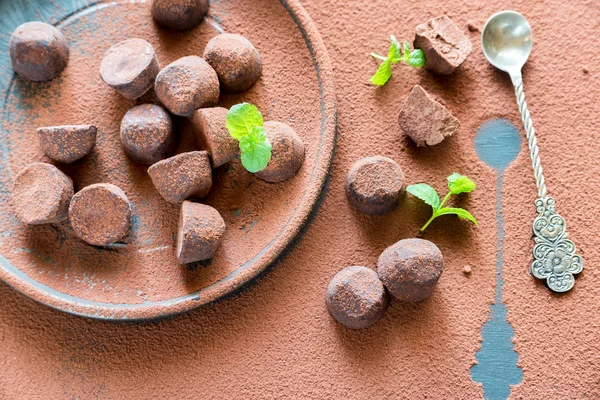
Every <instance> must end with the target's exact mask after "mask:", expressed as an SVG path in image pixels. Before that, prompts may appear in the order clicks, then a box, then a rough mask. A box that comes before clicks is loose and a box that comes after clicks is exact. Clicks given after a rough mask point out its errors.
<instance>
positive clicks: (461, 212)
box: [435, 207, 479, 226]
mask: <svg viewBox="0 0 600 400" xmlns="http://www.w3.org/2000/svg"><path fill="white" fill-rule="evenodd" d="M435 214H436V216H440V215H450V214H453V215H458V216H459V217H460V218H462V219H468V220H469V221H471V222H472V223H474V224H475V226H478V225H479V224H478V223H477V220H476V219H475V217H474V216H472V215H471V213H469V212H468V211H467V210H465V209H464V208H452V207H444V208H440V209H439V210H437V211H436V212H435Z"/></svg>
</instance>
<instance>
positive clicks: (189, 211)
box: [175, 201, 225, 264]
mask: <svg viewBox="0 0 600 400" xmlns="http://www.w3.org/2000/svg"><path fill="white" fill-rule="evenodd" d="M224 232H225V221H223V217H221V214H219V212H218V211H217V210H215V209H214V208H212V207H211V206H207V205H205V204H200V203H192V202H191V201H184V202H183V204H182V205H181V214H180V215H179V228H178V230H177V249H176V251H175V252H176V256H177V260H179V262H180V263H181V264H187V263H191V262H194V261H201V260H206V259H209V258H211V257H212V256H213V254H214V252H215V250H216V249H217V247H218V246H219V243H220V242H221V236H223V233H224Z"/></svg>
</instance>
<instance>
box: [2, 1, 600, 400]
mask: <svg viewBox="0 0 600 400" xmlns="http://www.w3.org/2000/svg"><path fill="white" fill-rule="evenodd" d="M273 3H276V2H273ZM303 3H304V4H305V6H306V7H307V9H308V11H309V13H310V14H311V16H312V17H313V19H314V20H315V22H316V24H317V26H318V27H319V29H320V32H321V34H322V35H323V37H324V40H325V42H326V44H327V46H328V49H329V52H330V56H331V59H332V61H333V63H334V66H335V73H336V79H337V82H338V87H337V92H338V101H339V106H340V115H339V117H340V120H339V122H340V126H339V130H340V135H339V140H338V152H337V156H336V160H335V164H334V168H333V170H332V178H331V182H330V184H329V191H328V193H327V196H326V197H325V200H324V203H323V206H322V207H321V209H320V210H319V213H318V215H317V217H316V218H315V219H314V221H313V222H312V224H311V225H310V227H309V228H308V230H307V232H306V234H305V235H304V237H303V238H302V239H301V240H300V241H299V242H298V245H297V246H296V248H295V249H294V250H293V251H292V252H291V253H290V254H288V256H287V257H286V258H285V259H284V260H283V261H282V262H280V263H279V264H278V265H277V267H276V268H275V269H273V270H272V271H271V272H270V273H269V274H268V275H266V276H265V277H264V278H263V279H261V280H260V281H259V282H258V283H257V284H256V285H254V286H253V287H252V288H250V289H248V290H247V291H245V292H243V293H242V294H240V295H237V296H234V297H233V298H231V299H228V300H225V301H221V302H219V303H217V304H214V305H211V306H209V307H205V308H203V309H199V310H197V311H193V312H190V313H187V314H185V315H182V316H180V317H177V318H175V319H172V320H168V321H163V322H160V323H152V324H141V325H140V324H136V325H124V324H111V323H106V322H99V321H91V320H85V319H82V318H77V317H72V316H70V315H66V314H64V313H61V312H58V311H55V310H52V309H49V308H47V307H45V306H41V305H39V304H36V303H35V302H33V301H31V300H29V299H27V298H25V297H24V296H22V295H19V294H17V293H16V292H14V291H13V290H12V289H10V288H8V287H7V286H6V285H4V284H0V299H1V301H2V307H0V343H1V345H2V352H0V369H1V370H2V371H3V373H2V374H0V397H2V395H3V396H4V397H5V398H8V399H12V398H17V399H19V398H25V399H47V398H72V397H76V398H84V399H86V398H101V399H103V398H106V399H108V398H110V399H120V398H123V399H126V398H127V399H130V398H148V397H153V398H160V397H166V398H169V397H172V396H173V395H174V394H176V395H177V396H178V398H181V399H197V398H199V397H204V398H209V399H218V398H224V397H225V398H227V397H230V398H246V399H253V398H260V399H265V398H267V399H269V398H270V399H274V398H291V397H296V398H309V399H322V398H345V399H365V398H370V399H389V398H400V399H403V398H406V399H425V398H429V399H432V398H433V399H439V398H448V399H454V398H458V399H476V398H481V397H482V389H481V387H480V386H479V385H477V384H475V383H474V382H472V381H471V380H470V377H469V368H470V366H471V365H472V363H473V362H474V361H475V351H476V350H477V349H478V347H479V340H480V339H481V337H480V331H481V326H482V325H483V323H484V322H485V320H486V318H487V317H488V312H489V309H488V305H489V303H490V302H492V301H493V297H494V287H493V285H494V282H495V276H494V270H495V261H496V259H495V251H496V243H495V240H496V238H495V233H496V226H495V220H494V217H493V215H494V207H495V182H494V180H495V177H494V174H493V172H492V171H491V169H489V168H487V167H486V166H485V165H484V164H483V163H482V162H480V161H478V160H477V158H476V155H475V152H474V150H473V148H472V143H471V142H472V139H473V136H474V134H475V131H476V129H477V128H478V127H479V126H480V125H481V124H482V123H483V122H485V121H487V120H488V119H490V118H495V117H497V116H505V117H507V118H509V119H510V120H511V121H513V122H514V123H515V124H516V125H518V124H519V123H520V122H519V115H518V111H517V108H516V105H515V103H514V94H513V90H512V87H511V84H510V81H509V79H508V77H507V76H506V75H504V74H502V73H500V72H497V71H495V70H494V69H493V68H492V67H491V66H489V65H488V64H487V63H486V61H485V59H484V57H483V55H482V54H481V48H480V45H479V39H478V33H476V32H475V33H470V34H469V37H470V38H471V40H472V42H473V44H474V50H473V53H472V54H471V56H470V57H469V58H468V59H467V60H466V61H465V63H464V64H463V65H462V66H461V68H460V69H459V70H458V71H457V72H456V74H454V75H451V76H448V77H435V76H432V75H430V74H428V73H427V72H426V71H413V70H411V69H409V68H402V69H401V68H397V69H396V70H395V72H394V77H393V78H392V79H391V81H390V82H389V83H388V85H387V86H385V87H384V88H382V89H374V88H373V87H371V86H370V85H368V84H367V83H366V82H367V81H368V79H369V77H370V75H371V74H372V73H373V72H374V71H375V69H376V68H377V62H376V61H371V60H369V57H368V54H369V52H371V51H373V50H375V49H378V48H381V47H385V46H387V45H389V43H388V35H389V34H390V33H395V34H396V36H397V37H398V38H399V39H400V38H406V39H410V38H411V37H412V35H413V34H414V27H415V26H416V25H417V24H418V23H421V22H422V21H425V20H427V19H428V18H431V17H434V16H437V15H441V14H443V13H450V15H451V16H452V18H453V19H454V20H455V21H456V23H457V24H458V25H459V26H460V27H462V28H463V30H465V31H466V29H467V26H466V24H467V21H471V22H472V23H473V24H475V25H476V26H478V27H481V26H482V25H483V23H484V22H485V20H486V18H487V17H488V16H490V15H491V14H492V13H494V12H496V11H499V10H500V9H501V8H509V9H516V10H519V11H521V12H522V13H524V14H525V15H526V16H527V18H528V19H529V21H530V22H531V24H532V27H533V30H534V35H535V38H534V41H535V44H534V48H533V54H532V57H531V59H530V61H529V63H528V65H527V67H526V68H525V87H526V91H527V95H528V102H529V105H530V107H531V110H532V113H533V118H534V121H535V124H536V129H537V130H538V132H539V134H540V137H539V140H540V143H541V156H542V159H543V163H544V168H545V174H546V178H547V180H548V183H549V189H550V190H551V192H552V193H553V194H554V195H555V197H556V199H557V203H558V211H559V212H561V213H562V214H563V216H564V217H565V218H566V219H567V221H568V222H569V230H570V233H571V237H572V238H573V240H574V241H575V242H576V243H577V245H578V248H579V249H580V250H581V255H582V256H583V257H584V261H585V265H586V269H585V270H584V272H583V274H582V276H581V277H580V278H579V279H578V280H577V283H576V286H575V290H574V291H573V292H572V293H570V294H567V295H564V296H554V295H551V294H550V293H549V292H548V290H547V289H546V288H545V287H544V286H543V285H541V284H539V283H537V282H536V281H535V280H533V279H532V278H531V277H530V276H529V275H528V274H527V273H526V270H527V268H528V264H529V262H530V260H531V254H530V246H529V245H530V243H531V224H530V222H531V221H532V220H533V218H534V216H535V209H534V205H533V200H534V197H535V193H536V190H535V187H534V182H533V177H532V175H531V165H530V161H529V158H528V155H527V153H526V152H522V153H521V154H520V155H519V157H518V158H517V160H516V161H515V163H514V164H513V165H511V166H510V167H509V168H508V170H507V172H506V176H505V180H504V194H503V199H504V204H503V206H504V220H505V224H506V225H505V229H506V249H505V250H506V251H505V255H504V258H505V265H504V282H505V284H504V293H505V295H504V297H505V301H506V303H507V307H508V318H509V319H510V321H511V323H512V325H513V327H514V329H515V335H516V336H515V348H516V351H517V352H518V353H519V365H520V366H521V367H522V368H523V370H524V381H523V383H522V384H520V385H519V386H518V387H516V388H514V389H513V397H514V398H515V399H534V400H536V399H559V400H562V399H565V400H567V399H578V400H579V399H596V398H599V397H600V383H599V382H600V362H599V361H598V353H599V352H600V345H599V340H598V339H599V337H600V334H599V333H598V332H599V328H598V327H599V326H600V313H598V309H599V306H600V300H599V298H600V292H599V290H598V288H599V287H600V271H599V270H598V269H597V268H596V265H597V264H598V263H599V262H600V247H599V246H598V243H597V242H598V236H597V221H599V220H600V207H598V205H597V193H598V178H597V177H598V176H600V163H599V162H598V157H597V153H598V144H597V143H596V141H595V138H596V136H597V130H598V126H600V102H599V101H598V99H599V96H600V79H599V73H600V71H599V70H598V66H599V65H600V53H599V52H598V51H597V49H598V47H597V35H596V32H597V25H598V21H599V20H600V9H599V7H598V4H597V2H596V1H595V0H582V1H579V2H577V3H572V2H571V3H570V2H564V1H558V0H548V1H539V2H532V1H529V0H514V1H507V2H505V3H502V4H499V3H497V2H486V3H484V2H479V3H476V4H473V3H465V2H464V1H462V0H449V1H439V0H429V1H423V2H410V3H409V2H398V3H390V2H389V1H386V0H377V1H367V0H357V1H353V2H346V3H344V6H343V7H340V3H339V1H336V0H320V1H316V0H304V1H303ZM219 4H221V5H223V4H224V2H219ZM239 4H241V3H236V8H235V13H238V15H239V13H241V14H243V13H244V12H247V8H242V9H240V8H237V5H239ZM245 4H248V5H251V4H254V5H256V4H258V3H257V2H255V1H249V2H247V3H245ZM270 4H271V2H266V1H263V2H260V6H257V8H260V9H261V10H260V12H259V15H261V16H265V17H266V15H267V14H268V13H269V12H270V11H274V10H277V9H279V8H280V7H279V5H277V7H273V9H270V8H268V7H267V8H268V9H264V8H265V5H267V6H269V5H270ZM232 12H233V7H232ZM232 15H234V14H232ZM225 27H226V28H227V29H229V30H232V31H234V30H235V31H238V32H239V31H241V30H247V31H250V30H251V27H249V26H247V25H246V23H243V22H241V21H237V22H234V21H231V20H229V21H228V20H225ZM390 30H393V32H392V31H390ZM284 33H285V32H283V31H278V34H280V35H284ZM244 34H248V35H250V33H249V32H248V33H244ZM297 39H298V38H296V37H295V36H292V37H290V38H289V40H290V45H291V44H293V43H296V42H295V41H296V40H297ZM253 42H255V39H254V38H253ZM263 43H264V44H266V43H267V42H266V41H264V42H263V40H261V41H260V44H263ZM255 44H257V47H258V48H259V49H260V44H259V42H257V43H255ZM563 50H564V51H565V52H566V53H564V55H565V56H558V54H559V53H560V52H561V51H563ZM560 54H563V53H560ZM290 55H291V56H294V54H290ZM302 57H309V56H308V55H307V54H304V55H302ZM163 61H167V60H163ZM273 62H275V59H271V58H270V59H268V60H265V68H269V66H270V65H272V63H273ZM584 68H586V69H588V70H589V73H587V74H584V72H583V69H584ZM270 73H271V72H268V73H267V75H269V74H270ZM301 78H303V77H298V78H297V80H296V81H295V82H299V81H301ZM290 79H292V77H290ZM293 79H296V78H295V77H293ZM416 83H420V84H422V85H423V87H425V88H426V89H427V90H428V91H431V92H432V93H433V94H435V95H436V96H439V97H440V98H442V99H443V100H444V102H445V103H446V105H447V106H448V107H449V108H451V109H452V110H453V111H454V112H455V113H456V116H457V117H458V118H460V120H461V122H462V123H463V126H462V127H461V128H460V130H459V133H458V134H457V135H456V136H454V137H451V138H448V139H447V140H446V141H445V142H444V143H442V144H440V145H439V146H436V147H433V148H430V149H427V148H425V149H415V148H414V146H413V145H412V144H410V143H409V142H407V140H406V139H404V138H403V137H402V135H401V132H400V131H399V129H398V128H397V115H398V114H397V113H398V111H399V109H400V108H401V106H402V104H403V101H404V99H405V98H406V96H407V95H408V93H409V91H410V90H411V88H412V86H413V85H414V84H416ZM259 85H260V82H259ZM270 100H274V99H270ZM289 101H290V100H286V101H285V102H284V106H288V107H289V105H290V103H289ZM277 102H278V104H280V103H281V101H280V99H277ZM122 112H123V113H124V111H122ZM280 112H281V117H283V116H284V115H285V110H281V111H280ZM269 116H270V117H272V115H271V114H270V115H269ZM62 122H64V123H67V121H62ZM377 153H380V154H383V155H386V156H389V157H391V158H393V159H395V160H396V161H397V162H399V164H400V165H401V166H402V167H403V169H404V171H405V173H406V176H407V181H408V182H410V183H413V182H417V181H425V182H430V183H434V184H435V185H434V186H436V188H437V189H438V190H440V191H441V190H442V189H444V186H445V181H444V177H445V176H447V175H448V174H449V173H450V172H453V171H455V170H456V171H459V172H462V173H464V174H467V175H468V176H470V177H472V178H473V179H474V180H475V181H476V182H477V184H478V188H477V190H476V191H475V192H473V193H472V194H471V195H469V198H468V199H467V200H464V202H465V203H466V205H468V209H469V210H470V211H472V212H473V214H474V215H475V216H476V217H477V218H478V220H479V222H480V227H479V228H478V229H477V230H472V228H471V227H470V225H468V224H467V223H458V221H456V220H454V219H453V218H452V217H447V218H444V219H442V218H440V220H439V221H436V222H435V226H433V225H432V226H431V227H430V228H428V232H427V234H426V238H427V239H429V240H432V241H433V242H434V243H436V244H437V245H438V246H439V247H440V249H441V251H442V253H443V254H444V257H445V262H446V265H445V270H444V274H443V276H442V277H441V279H440V281H439V284H438V286H437V287H436V290H435V292H434V294H433V295H432V296H431V297H430V298H429V299H427V300H425V301H424V302H423V303H421V304H419V305H414V306H405V305H401V304H399V303H398V302H395V301H393V300H392V302H391V304H390V307H389V309H388V311H387V313H386V315H385V316H384V317H383V318H382V319H381V320H380V321H379V322H378V323H377V324H376V325H374V326H373V327H371V328H369V329H366V330H362V331H350V330H347V329H345V328H342V327H340V326H339V324H337V323H336V322H335V321H334V320H333V319H332V318H331V317H330V315H329V313H328V312H327V308H326V306H325V302H324V299H323V297H324V293H325V289H326V287H327V284H328V283H329V281H330V279H331V278H332V277H333V276H334V275H335V273H337V272H338V271H339V270H340V269H341V268H344V267H346V266H348V265H363V264H364V265H367V266H369V267H371V268H374V266H375V263H376V260H377V257H378V256H379V254H380V253H381V251H382V250H383V249H385V248H386V247H387V246H389V245H390V244H392V243H394V242H395V241H397V240H398V239H401V238H407V237H414V236H415V234H416V230H417V229H418V227H419V226H421V225H422V223H423V222H424V221H425V220H426V219H427V218H428V216H429V215H428V214H429V213H430V209H429V208H428V207H427V206H425V205H423V204H422V203H420V202H418V201H416V200H411V198H410V197H408V196H407V197H406V198H405V199H404V201H403V203H402V205H401V206H400V207H399V209H398V210H397V211H396V212H395V213H393V214H391V215H389V216H384V217H363V216H361V215H358V214H356V213H353V212H352V211H351V208H350V206H349V204H348V203H347V200H346V198H345V195H344V188H343V187H344V180H345V178H346V173H347V170H348V168H349V167H350V165H351V164H352V163H353V162H354V161H355V160H356V159H358V158H360V157H363V156H366V155H370V154H377ZM463 205H465V204H463ZM432 228H433V229H432ZM430 229H431V231H429V230H430ZM465 264H469V265H471V266H472V273H471V274H470V275H469V276H466V275H464V274H463V272H462V269H463V266H464V265H465ZM167 272H168V271H167Z"/></svg>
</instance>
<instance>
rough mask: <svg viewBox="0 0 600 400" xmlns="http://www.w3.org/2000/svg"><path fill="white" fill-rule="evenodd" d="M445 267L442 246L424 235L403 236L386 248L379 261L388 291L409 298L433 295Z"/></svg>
mask: <svg viewBox="0 0 600 400" xmlns="http://www.w3.org/2000/svg"><path fill="white" fill-rule="evenodd" d="M443 268H444V259H443V257H442V253H441V252H440V249H438V247H437V246H436V245H435V244H433V243H431V242H430V241H428V240H423V239H404V240H400V241H399V242H397V243H395V244H393V245H391V246H390V247H388V248H387V249H385V250H384V251H383V253H381V256H380V257H379V261H378V262H377V274H378V275H379V279H381V281H382V282H383V284H384V285H385V288H386V289H387V291H388V292H389V293H390V294H391V295H392V296H394V297H395V298H397V299H398V300H401V301H407V302H416V301H421V300H423V299H425V298H427V297H429V295H431V292H433V289H434V288H435V285H436V284H437V281H438V279H440V276H441V275H442V270H443Z"/></svg>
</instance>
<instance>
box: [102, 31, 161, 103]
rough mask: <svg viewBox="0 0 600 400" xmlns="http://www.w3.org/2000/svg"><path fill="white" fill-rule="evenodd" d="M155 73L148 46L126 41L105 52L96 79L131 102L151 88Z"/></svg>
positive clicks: (152, 52)
mask: <svg viewBox="0 0 600 400" xmlns="http://www.w3.org/2000/svg"><path fill="white" fill-rule="evenodd" d="M159 70H160V67H159V66H158V60H157V59H156V54H155V53H154V48H153V47H152V45H151V44H150V43H148V42H146V41H145V40H143V39H128V40H125V41H123V42H120V43H117V44H115V45H113V46H112V47H111V48H109V49H108V50H107V51H106V54H104V58H103V59H102V63H101V64H100V77H101V78H102V80H103V81H104V82H106V84H107V85H109V86H110V87H112V88H113V89H115V90H116V91H117V92H119V93H120V94H121V95H123V97H125V98H127V99H129V100H134V99H137V98H138V97H140V96H142V95H143V94H144V93H146V92H147V91H148V90H149V89H150V88H151V87H152V85H154V79H156V75H158V71H159Z"/></svg>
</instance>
